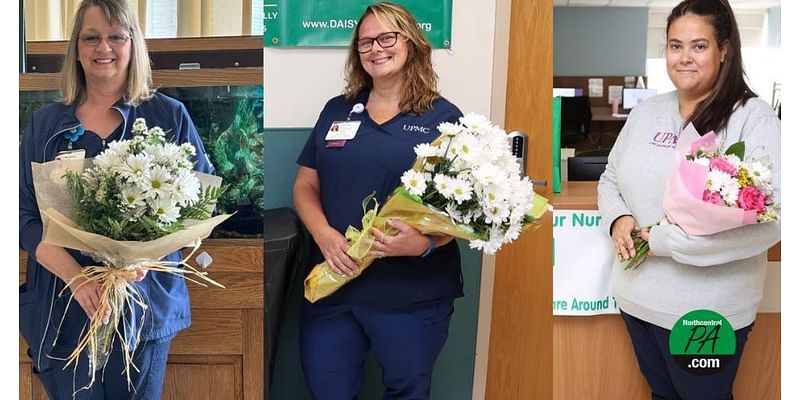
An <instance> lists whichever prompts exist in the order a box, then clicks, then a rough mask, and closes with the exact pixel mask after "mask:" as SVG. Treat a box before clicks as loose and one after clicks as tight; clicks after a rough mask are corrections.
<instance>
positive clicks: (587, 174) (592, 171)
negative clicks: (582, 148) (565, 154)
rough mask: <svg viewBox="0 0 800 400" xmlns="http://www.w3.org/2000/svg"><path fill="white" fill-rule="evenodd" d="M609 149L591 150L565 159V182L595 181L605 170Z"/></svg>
mask: <svg viewBox="0 0 800 400" xmlns="http://www.w3.org/2000/svg"><path fill="white" fill-rule="evenodd" d="M609 151H610V150H609V149H601V150H592V151H587V152H584V153H580V154H578V155H576V156H575V157H570V158H569V159H567V180H570V181H596V180H599V179H600V175H602V174H603V171H605V170H606V164H608V153H609Z"/></svg>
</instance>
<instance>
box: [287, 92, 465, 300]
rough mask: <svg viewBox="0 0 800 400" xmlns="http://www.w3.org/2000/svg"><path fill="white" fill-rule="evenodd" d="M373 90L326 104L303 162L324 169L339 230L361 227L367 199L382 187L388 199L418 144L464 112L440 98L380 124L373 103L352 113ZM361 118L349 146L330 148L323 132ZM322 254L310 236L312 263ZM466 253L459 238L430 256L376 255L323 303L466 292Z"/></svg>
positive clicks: (324, 196)
mask: <svg viewBox="0 0 800 400" xmlns="http://www.w3.org/2000/svg"><path fill="white" fill-rule="evenodd" d="M368 98H369V92H367V91H365V92H363V93H361V94H360V95H359V96H358V99H357V101H355V102H352V101H348V100H347V99H346V98H345V96H343V95H342V96H338V97H335V98H333V99H331V100H330V101H328V103H327V104H326V105H325V108H324V109H323V110H322V112H321V113H320V116H319V119H318V121H317V124H316V125H315V126H314V130H313V131H312V132H311V135H310V136H309V138H308V141H307V142H306V145H305V147H304V148H303V151H302V153H301V154H300V157H299V158H298V159H297V163H298V164H300V165H302V166H305V167H308V168H312V169H315V170H316V171H317V175H318V176H319V184H320V197H321V199H320V200H321V202H322V210H323V212H324V213H325V216H326V217H327V218H328V223H329V224H330V225H331V226H332V227H333V228H334V229H336V230H338V231H339V232H341V233H343V234H344V232H345V231H346V230H347V226H348V225H352V226H354V227H356V228H358V229H361V228H362V227H361V217H362V216H363V214H364V211H363V210H362V208H361V203H362V201H363V200H364V198H365V197H367V196H368V195H370V194H371V193H372V192H376V199H377V200H378V201H379V202H380V203H381V204H383V203H384V202H385V200H386V199H387V198H388V196H389V195H390V194H391V193H392V192H393V191H394V189H395V188H396V187H397V186H398V185H400V184H401V182H400V177H401V176H402V174H403V172H405V171H406V170H407V169H409V168H411V166H412V164H413V163H414V160H415V159H416V155H415V154H414V146H416V145H417V144H420V143H430V142H432V141H433V140H435V139H436V138H437V137H438V136H439V131H438V130H437V126H438V125H439V124H440V123H442V122H456V121H458V118H459V117H461V116H462V113H461V111H460V110H459V109H458V107H456V106H455V105H453V104H452V103H450V102H449V101H447V100H445V99H444V98H438V99H436V100H435V101H434V102H433V106H432V107H431V109H429V110H428V111H426V112H424V113H423V114H410V113H400V114H398V115H396V116H395V117H394V118H392V119H391V120H389V121H387V122H385V123H383V124H378V123H376V122H375V121H373V120H372V119H371V118H370V117H369V114H368V113H367V110H364V112H362V113H360V114H356V113H353V114H350V112H351V110H352V109H353V106H354V105H355V104H357V103H361V104H363V105H365V106H366V104H367V99H368ZM348 115H349V116H350V119H351V120H352V121H361V126H360V127H359V129H358V132H357V133H356V136H355V138H353V139H351V140H348V141H347V143H346V144H345V145H344V147H326V141H325V136H326V135H327V133H328V129H329V128H330V127H331V125H332V124H333V122H334V121H345V120H347V118H348ZM322 261H324V257H323V256H322V252H321V251H320V250H319V248H318V247H317V246H316V243H313V241H312V249H311V264H310V265H309V269H308V270H309V271H310V270H311V268H312V267H313V266H314V265H316V264H318V263H320V262H322ZM462 286H463V285H462V278H461V257H460V254H459V251H458V244H457V243H456V242H455V241H451V242H450V243H448V244H446V245H444V246H441V247H439V248H437V249H435V250H434V251H433V252H431V253H430V254H429V255H428V256H427V257H425V258H422V257H387V258H382V259H378V260H376V261H375V262H374V263H373V264H372V265H371V266H370V267H369V268H367V269H366V270H365V271H364V273H363V274H362V275H361V276H359V277H358V278H357V279H354V280H353V281H351V282H350V283H348V284H347V285H345V286H344V287H342V288H341V289H339V290H338V291H336V292H335V293H333V294H332V295H331V296H329V297H326V298H324V299H322V300H320V301H319V302H317V304H372V305H380V306H403V305H408V304H414V303H421V302H428V301H435V300H440V299H446V298H455V297H461V296H463V295H464V293H463V289H462Z"/></svg>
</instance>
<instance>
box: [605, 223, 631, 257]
mask: <svg viewBox="0 0 800 400" xmlns="http://www.w3.org/2000/svg"><path fill="white" fill-rule="evenodd" d="M635 227H636V220H635V219H634V218H633V217H632V216H630V215H623V216H621V217H619V218H617V219H616V220H615V221H614V223H613V224H612V225H611V240H612V241H613V242H614V249H615V250H616V252H617V257H619V258H620V259H621V260H623V261H627V260H629V259H631V257H633V256H635V255H636V248H635V247H634V245H633V238H632V237H631V232H633V229H634V228H635Z"/></svg>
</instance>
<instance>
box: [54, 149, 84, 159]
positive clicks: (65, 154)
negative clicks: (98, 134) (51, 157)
mask: <svg viewBox="0 0 800 400" xmlns="http://www.w3.org/2000/svg"><path fill="white" fill-rule="evenodd" d="M84 158H86V150H85V149H77V150H65V151H59V152H58V154H56V158H55V159H56V160H57V161H58V160H83V159H84Z"/></svg>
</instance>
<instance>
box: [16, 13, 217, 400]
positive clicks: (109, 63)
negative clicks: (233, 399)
mask: <svg viewBox="0 0 800 400" xmlns="http://www.w3.org/2000/svg"><path fill="white" fill-rule="evenodd" d="M137 118H145V119H146V120H147V123H148V125H150V126H160V127H162V128H163V129H164V130H166V131H168V133H167V139H168V140H173V141H175V142H178V143H183V142H190V143H192V144H193V145H194V146H195V148H196V150H197V156H196V160H195V161H196V163H195V169H196V170H198V171H202V172H206V173H213V172H214V169H213V166H212V165H211V163H210V162H209V160H208V158H207V156H206V154H205V150H204V147H203V144H202V142H201V141H200V137H199V135H198V132H197V129H196V128H195V126H194V123H193V122H192V120H191V118H189V115H188V113H187V112H186V109H185V108H184V106H183V105H182V104H181V103H179V102H178V101H176V100H173V99H171V98H169V97H166V96H164V95H162V94H159V93H156V92H154V91H153V89H151V71H150V61H149V58H148V54H147V46H146V44H145V40H144V37H143V35H142V32H141V30H140V28H139V24H138V22H137V19H136V14H135V12H134V11H133V9H132V8H131V5H130V4H129V3H128V2H127V1H126V0H84V1H83V2H81V4H80V6H79V7H78V11H77V13H76V15H75V20H74V24H73V28H72V33H71V35H70V40H69V44H68V50H67V54H66V57H65V59H64V65H63V67H62V70H61V100H60V102H59V103H56V104H50V105H48V106H45V107H43V108H42V109H40V110H38V111H36V112H35V113H34V114H33V116H32V118H31V120H30V121H29V122H28V125H27V127H26V129H25V133H24V136H23V141H22V145H21V147H20V166H19V173H20V175H19V243H20V247H21V248H22V249H24V250H25V251H26V252H27V253H28V265H27V275H26V282H25V284H24V285H23V286H21V287H20V295H19V296H20V312H19V315H20V319H19V323H20V332H21V333H22V335H23V337H24V338H25V340H26V342H27V344H28V347H29V349H28V354H29V355H30V357H31V359H32V363H33V372H34V374H35V375H36V376H37V378H38V379H39V380H40V381H41V383H42V384H43V386H44V387H45V389H46V391H47V393H48V395H49V396H50V398H52V399H66V398H74V399H109V400H111V399H113V400H119V399H159V398H160V397H161V391H162V386H163V382H164V373H165V369H166V363H167V353H168V350H169V346H170V343H171V340H172V338H174V337H175V335H176V334H177V333H178V331H180V330H182V329H185V328H187V327H189V325H190V324H191V317H190V312H189V296H188V292H187V290H186V284H185V282H184V279H182V278H179V277H173V276H167V275H166V274H159V273H150V274H146V273H144V272H140V273H138V274H137V276H136V277H135V278H134V281H135V283H134V286H135V287H136V289H137V290H138V291H139V292H140V294H141V295H142V296H143V297H144V298H145V299H147V302H148V310H147V312H148V314H147V318H146V319H145V320H144V322H143V326H142V323H141V321H142V319H141V315H142V310H141V309H140V308H139V306H138V305H131V306H130V308H129V309H127V310H126V312H125V316H124V318H125V319H126V320H127V321H126V322H125V323H124V324H122V323H121V325H120V326H119V328H118V329H127V330H129V331H130V332H131V333H130V334H129V335H128V337H136V335H134V334H132V332H136V331H137V330H139V329H141V337H140V339H141V341H140V342H139V343H119V341H117V342H116V343H115V344H114V347H113V349H112V351H111V355H110V357H109V361H108V364H107V366H106V369H105V371H104V373H102V379H98V380H97V381H96V382H95V383H94V385H92V387H91V388H86V387H87V385H88V382H89V374H88V373H87V372H88V368H89V367H88V366H87V363H88V359H87V358H86V357H85V356H84V357H82V358H81V359H80V361H79V364H78V365H77V366H76V367H73V366H70V367H69V368H66V369H64V362H63V361H61V360H63V359H64V358H66V357H67V356H68V355H69V354H70V353H71V352H72V350H73V349H75V348H76V346H77V344H78V339H79V337H80V335H81V333H82V331H83V329H84V326H85V325H86V324H87V319H88V317H89V316H92V315H94V314H95V313H98V312H104V310H98V302H99V297H100V294H99V289H98V286H97V285H96V284H95V283H93V282H85V281H84V280H83V279H82V278H78V279H73V278H75V277H76V276H78V275H79V274H80V272H81V268H82V267H83V266H87V265H94V264H95V263H94V262H93V261H92V260H91V259H90V258H88V257H86V256H84V255H82V254H80V253H79V252H76V251H72V250H67V249H64V248H62V247H58V246H54V245H51V244H46V243H42V242H41V239H42V220H41V217H40V215H39V211H38V207H37V204H36V196H35V192H34V187H33V181H32V178H31V162H46V161H52V160H55V159H60V158H65V157H69V158H75V157H79V158H80V157H86V158H88V157H94V156H96V155H98V154H99V153H100V152H102V151H103V150H104V149H105V148H106V147H107V146H108V144H109V143H110V142H112V141H115V140H125V139H131V127H132V124H133V122H134V120H136V119H137ZM165 259H168V260H179V259H180V254H179V253H177V252H176V253H174V254H171V255H169V256H167V257H166V258H165ZM67 283H69V285H68V287H67V290H66V292H65V293H64V294H63V295H61V296H59V293H61V291H62V290H63V289H64V288H65V286H67ZM71 296H72V297H73V304H71V306H70V307H67V301H68V299H69V298H70V297H71ZM120 346H128V348H129V349H135V352H134V353H133V363H134V365H135V366H136V369H131V373H132V375H131V376H130V381H131V382H130V383H131V385H130V386H129V382H128V378H127V377H126V376H125V375H124V374H123V373H122V372H123V365H124V362H125V360H123V359H122V358H123V357H122V351H121V347H120Z"/></svg>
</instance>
